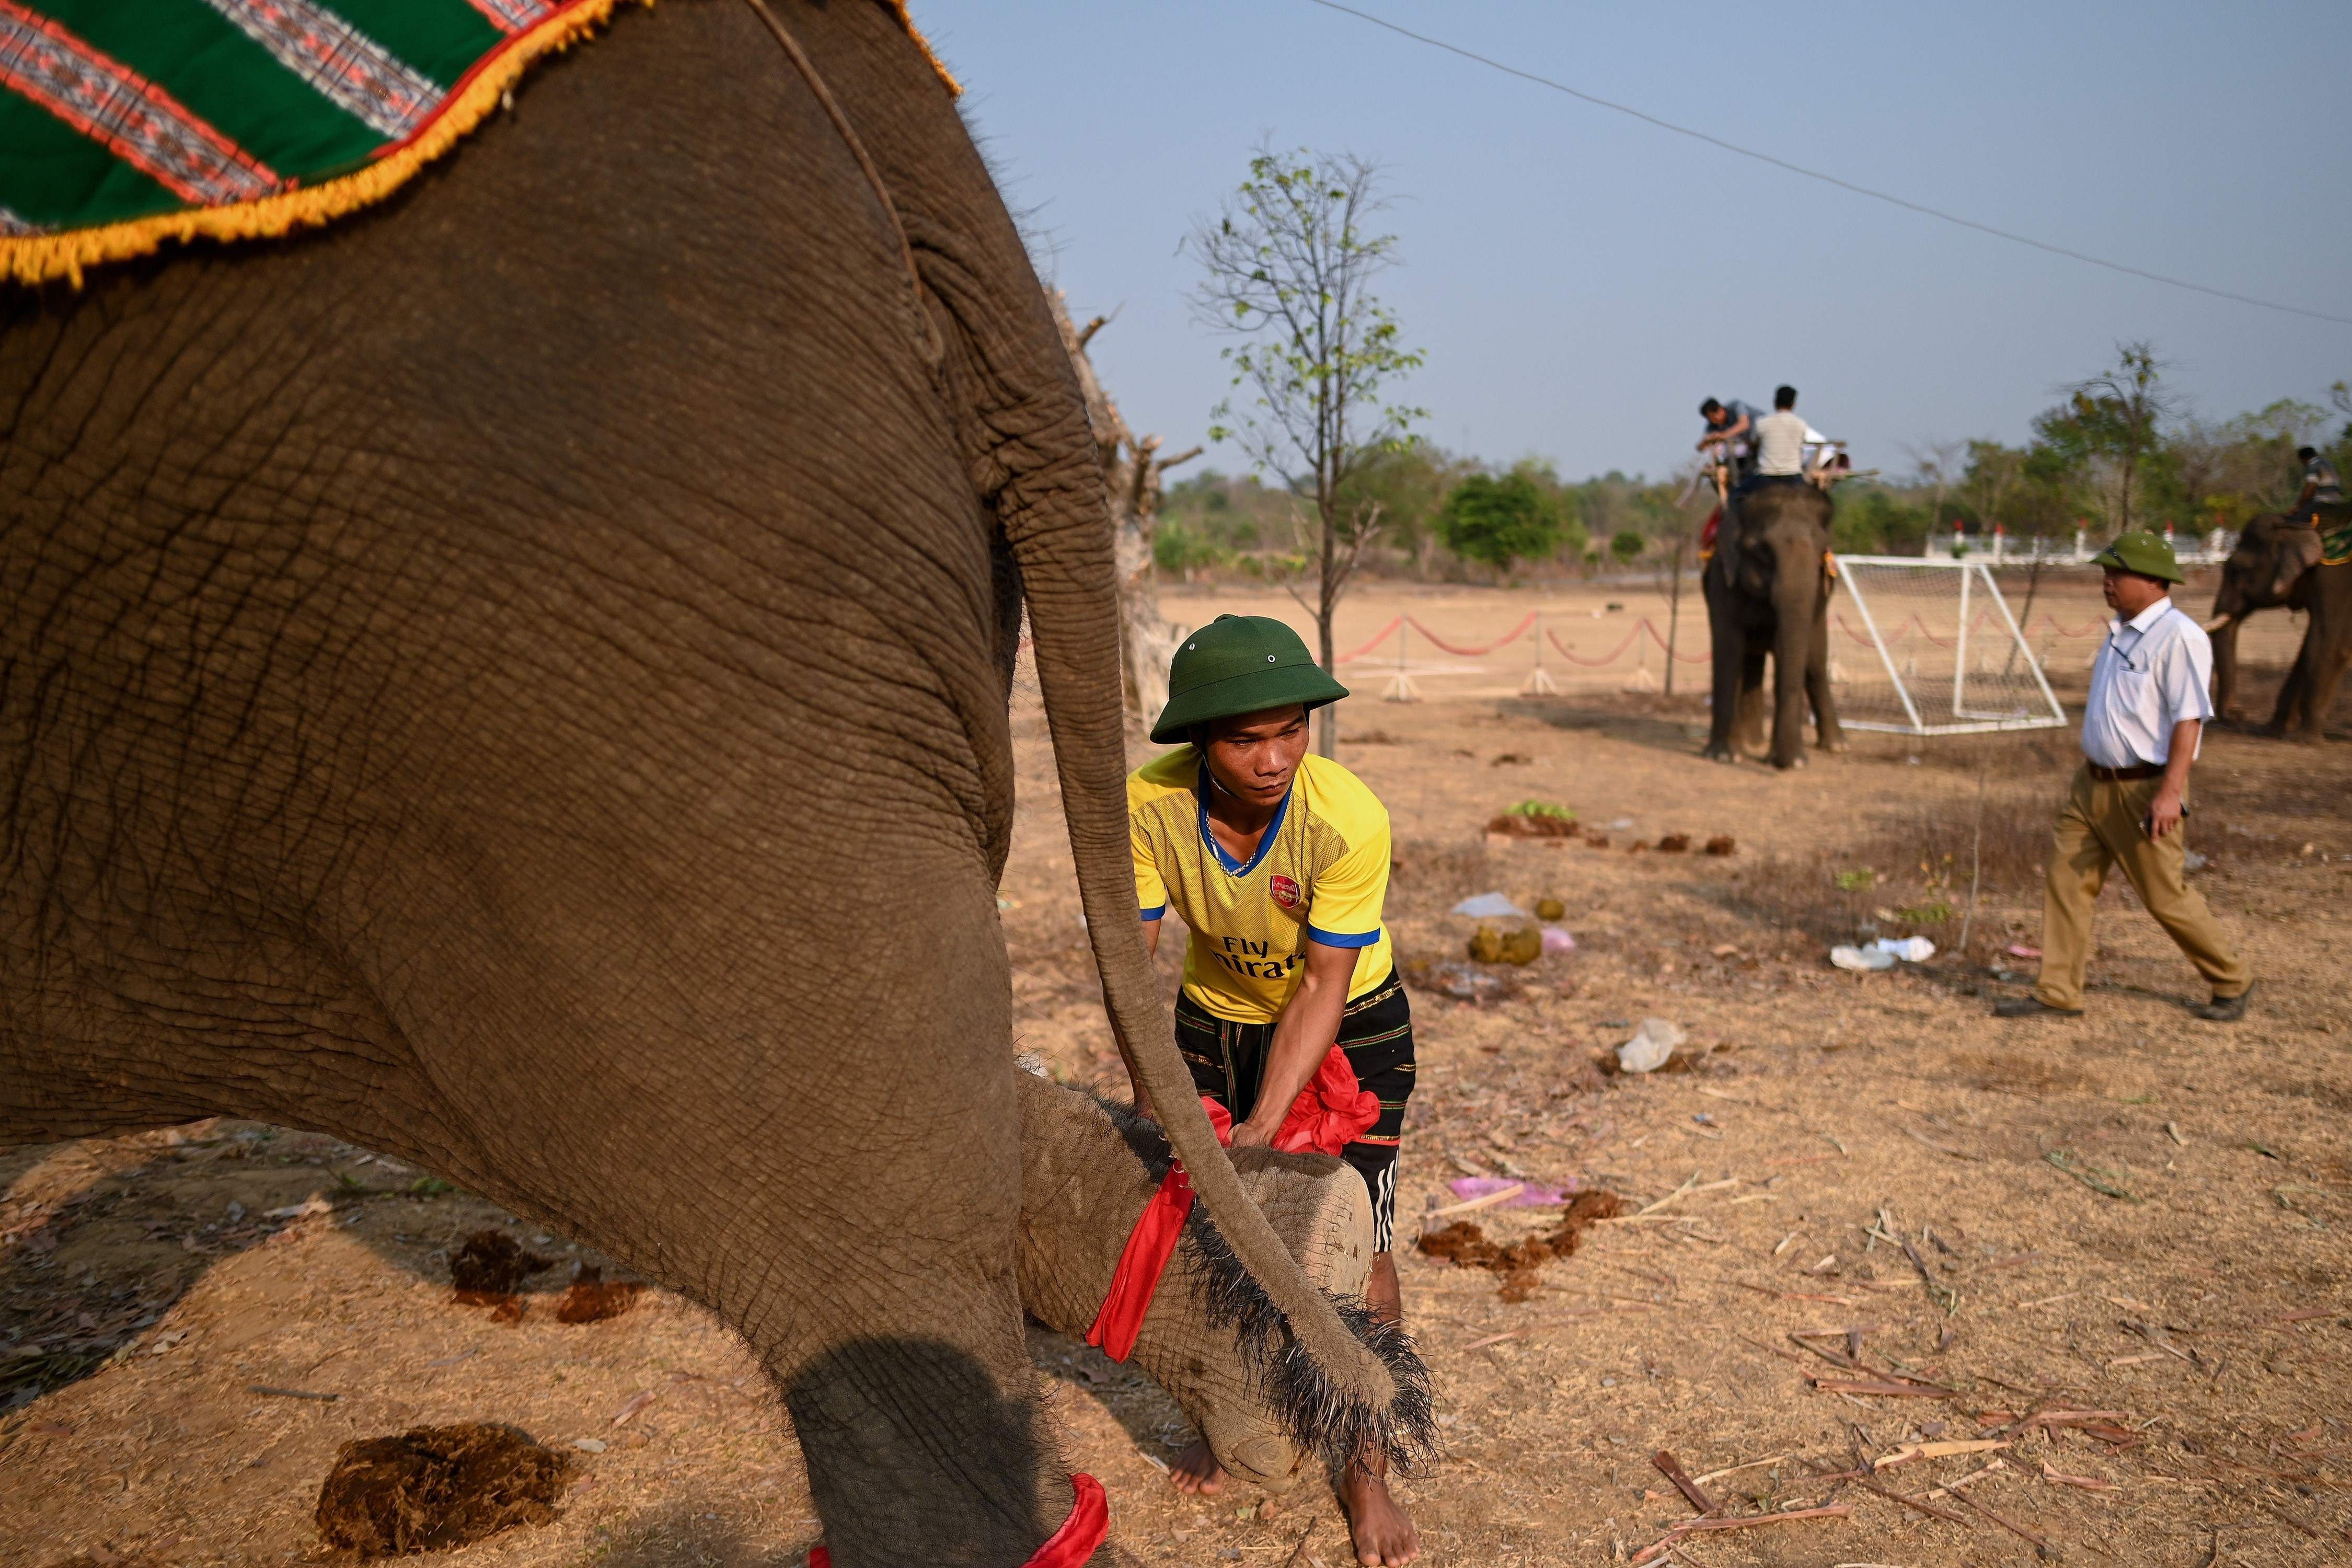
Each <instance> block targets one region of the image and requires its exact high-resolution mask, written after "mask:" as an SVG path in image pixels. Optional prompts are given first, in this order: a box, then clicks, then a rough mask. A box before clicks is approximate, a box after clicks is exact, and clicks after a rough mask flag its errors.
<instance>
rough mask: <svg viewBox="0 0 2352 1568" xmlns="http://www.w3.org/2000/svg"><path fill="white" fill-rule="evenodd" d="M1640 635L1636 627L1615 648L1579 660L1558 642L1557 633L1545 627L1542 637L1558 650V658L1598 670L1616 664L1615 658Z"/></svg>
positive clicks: (1640, 631)
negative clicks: (1547, 638) (1603, 666)
mask: <svg viewBox="0 0 2352 1568" xmlns="http://www.w3.org/2000/svg"><path fill="white" fill-rule="evenodd" d="M1641 635H1642V628H1641V627H1640V626H1635V627H1633V629H1632V630H1631V631H1629V632H1627V633H1626V634H1625V640H1624V641H1623V642H1621V643H1619V644H1618V645H1617V646H1616V647H1613V648H1611V649H1610V650H1609V651H1608V652H1607V653H1604V654H1602V655H1601V657H1600V658H1577V657H1576V654H1575V652H1574V651H1573V650H1572V649H1570V647H1569V646H1568V645H1567V644H1566V643H1564V642H1562V641H1560V640H1559V633H1558V632H1556V631H1554V630H1552V629H1551V628H1550V627H1549V626H1546V627H1545V628H1544V636H1546V637H1549V638H1550V639H1551V646H1552V647H1556V648H1558V649H1559V656H1560V658H1564V659H1566V660H1568V662H1569V663H1570V664H1580V665H1582V666H1584V667H1585V668H1587V669H1598V668H1601V666H1602V665H1604V664H1614V663H1616V662H1617V656H1618V655H1619V654H1622V653H1623V652H1624V651H1625V650H1626V649H1627V648H1629V647H1633V639H1634V638H1635V637H1640V636H1641Z"/></svg>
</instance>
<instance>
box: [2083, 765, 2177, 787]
mask: <svg viewBox="0 0 2352 1568" xmlns="http://www.w3.org/2000/svg"><path fill="white" fill-rule="evenodd" d="M2083 766H2084V767H2085V768H2087V769H2089V770H2090V773H2091V776H2092V777H2093V778H2095V779H2096V780H2098V781H2099V782H2100V783H2101V784H2130V783H2132V782H2133V781H2135V780H2137V779H2156V778H2162V777H2163V776H2164V764H2163V763H2133V764H2132V765H2131V766H2129V767H2127V768H2103V767H2101V766H2100V765H2099V764H2098V763H2084V764H2083Z"/></svg>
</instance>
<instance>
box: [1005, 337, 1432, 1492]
mask: <svg viewBox="0 0 2352 1568" xmlns="http://www.w3.org/2000/svg"><path fill="white" fill-rule="evenodd" d="M1041 309H1042V306H1041ZM1071 406H1072V407H1073V408H1074V409H1075V408H1076V397H1075V395H1074V396H1073V397H1072V399H1071ZM1078 434H1079V435H1080V436H1081V437H1083V435H1084V432H1083V431H1080V432H1079V433H1078ZM1076 456H1077V458H1079V459H1080V460H1079V461H1075V462H1073V463H1071V464H1070V465H1068V466H1067V467H1066V468H1063V469H1062V470H1061V472H1060V473H1059V474H1057V475H1054V476H1051V478H1052V479H1054V480H1055V481H1057V482H1051V483H1040V482H1038V481H1039V480H1041V479H1046V478H1047V477H1048V476H1044V475H1031V476H1027V477H1026V478H1027V481H1028V482H1027V483H1026V484H1024V486H1020V487H1015V490H1014V491H1013V492H1008V493H1007V494H1006V495H1005V496H1003V498H1001V500H1000V504H999V514H998V515H999V516H1000V517H1001V518H1002V519H1003V521H1004V525H1005V532H1006V536H1007V538H1008V539H1009V540H1010V541H1011V543H1012V546H1013V555H1014V557H1015V559H1016V560H1017V561H1018V562H1019V563H1020V566H1021V572H1022V577H1023V584H1024V592H1025V594H1026V595H1027V599H1028V604H1029V626H1030V632H1031V636H1032V637H1033V638H1034V643H1035V648H1036V660H1037V680H1038V686H1039V688H1040V689H1041V690H1042V692H1043V694H1044V697H1045V718H1046V723H1047V726H1048V728H1049V730H1050V731H1051V732H1052V735H1053V741H1054V763H1055V774H1056V776H1057V778H1058V779H1059V782H1060V784H1061V789H1062V810H1063V816H1064V817H1065V818H1066V821H1067V824H1068V828H1069V835H1070V851H1071V856H1072V858H1073V859H1074V860H1075V861H1076V867H1077V875H1078V890H1079V895H1080V898H1081V900H1082V901H1083V903H1084V905H1085V909H1086V916H1087V936H1088V938H1089V941H1090V942H1091V943H1092V946H1093V949H1094V955H1095V964H1096V967H1097V970H1098V971H1099V972H1100V973H1101V975H1102V983H1103V999H1104V1002H1105V1005H1106V1006H1107V1009H1108V1013H1109V1015H1110V1021H1111V1029H1112V1032H1113V1033H1114V1034H1115V1035H1116V1036H1117V1037H1118V1048H1119V1052H1120V1054H1121V1055H1122V1056H1124V1057H1125V1058H1126V1059H1127V1063H1128V1067H1129V1070H1130V1071H1131V1072H1132V1073H1133V1074H1134V1075H1135V1079H1136V1081H1137V1082H1138V1083H1139V1084H1140V1085H1141V1086H1142V1089H1143V1092H1144V1093H1145V1094H1146V1095H1148V1096H1149V1097H1150V1101H1151V1105H1152V1109H1153V1110H1154V1111H1155V1113H1156V1114H1157V1115H1158V1117H1159V1119H1160V1124H1161V1125H1162V1126H1163V1127H1164V1128H1165V1129H1166V1131H1167V1134H1168V1142H1169V1144H1170V1146H1171V1148H1172V1149H1173V1150H1174V1152H1175V1154H1176V1157H1177V1158H1178V1159H1180V1160H1181V1161H1182V1162H1183V1163H1184V1168H1185V1170H1186V1171H1187V1172H1188V1173H1190V1175H1191V1177H1192V1186H1193V1190H1194V1191H1195V1192H1196V1193H1197V1194H1199V1196H1200V1199H1201V1201H1202V1203H1203V1204H1204V1205H1206V1206H1207V1208H1208V1212H1209V1215H1210V1217H1211V1218H1212V1219H1213V1221H1215V1223H1216V1226H1217V1228H1218V1229H1219V1231H1220V1232H1221V1233H1222V1234H1223V1237H1224V1239H1225V1242H1226V1244H1227V1245H1228V1246H1229V1247H1231V1248H1232V1249H1233V1252H1234V1255H1235V1256H1236V1257H1237V1258H1240V1260H1241V1262H1242V1265H1243V1267H1244V1268H1246V1269H1247V1270H1248V1271H1249V1272H1250V1274H1251V1275H1252V1276H1254V1277H1255V1279H1257V1280H1258V1282H1259V1283H1260V1284H1261V1285H1262V1286H1264V1288H1265V1293H1266V1296H1267V1297H1268V1299H1269V1300H1271V1301H1272V1302H1273V1304H1274V1306H1275V1308H1276V1310H1278V1311H1279V1312H1280V1313H1281V1314H1282V1316H1283V1317H1284V1318H1285V1319H1286V1320H1287V1322H1288V1325H1289V1330H1290V1334H1291V1337H1292V1338H1293V1339H1294V1340H1295V1341H1296V1346H1297V1349H1296V1351H1295V1352H1293V1351H1291V1350H1290V1349H1289V1348H1288V1347H1286V1346H1283V1345H1281V1344H1278V1343H1269V1344H1267V1345H1266V1347H1265V1357H1264V1359H1265V1363H1266V1364H1265V1365H1264V1366H1262V1367H1261V1369H1260V1370H1261V1372H1262V1373H1264V1374H1265V1378H1266V1384H1267V1387H1268V1390H1269V1393H1270V1394H1274V1395H1275V1396H1276V1397H1277V1398H1278V1400H1279V1403H1280V1405H1281V1406H1282V1407H1284V1408H1286V1409H1289V1410H1292V1411H1295V1412H1297V1413H1299V1415H1298V1420H1297V1430H1295V1432H1294V1436H1297V1438H1298V1439H1299V1440H1300V1441H1301V1442H1303V1443H1305V1444H1307V1445H1308V1446H1310V1447H1318V1448H1320V1449H1321V1450H1322V1451H1323V1452H1324V1453H1325V1454H1326V1455H1327V1456H1328V1457H1330V1458H1333V1459H1334V1460H1337V1461H1344V1460H1345V1459H1347V1458H1350V1457H1352V1456H1353V1455H1355V1454H1356V1453H1357V1452H1359V1451H1360V1446H1361V1445H1363V1444H1365V1443H1367V1442H1370V1443H1373V1444H1377V1445H1379V1446H1380V1447H1382V1448H1384V1449H1388V1450H1391V1451H1393V1452H1395V1453H1397V1454H1398V1455H1399V1457H1400V1458H1402V1457H1404V1456H1405V1455H1407V1454H1410V1453H1411V1452H1412V1451H1415V1450H1417V1449H1418V1448H1420V1447H1423V1446H1425V1444H1426V1442H1427V1440H1428V1436H1429V1433H1428V1430H1427V1425H1426V1424H1427V1421H1428V1415H1427V1412H1426V1411H1425V1410H1423V1409H1418V1408H1415V1405H1416V1404H1417V1402H1415V1401H1412V1400H1411V1399H1404V1400H1401V1399H1400V1398H1399V1394H1400V1392H1401V1387H1402V1385H1401V1384H1400V1383H1399V1381H1398V1379H1397V1378H1396V1377H1395V1376H1394V1375H1393V1374H1392V1373H1391V1369H1390V1367H1389V1365H1388V1364H1387V1363H1385V1362H1384V1361H1382V1360H1381V1357H1380V1356H1379V1355H1377V1354H1376V1353H1374V1352H1373V1351H1371V1350H1370V1349H1369V1348H1368V1347H1367V1346H1366V1345H1365V1344H1364V1343H1363V1342H1361V1341H1360V1340H1359V1339H1357V1338H1356V1336H1355V1335H1354V1334H1353V1333H1351V1332H1350V1331H1349V1329H1348V1327H1347V1325H1346V1324H1345V1323H1343V1322H1342V1321H1341V1320H1340V1316H1339V1312H1338V1310H1336V1309H1335V1308H1334V1307H1333V1305H1332V1303H1331V1301H1330V1300H1329V1299H1328V1298H1327V1297H1325V1296H1324V1295H1323V1294H1322V1292H1320V1291H1318V1289H1315V1288H1314V1286H1313V1285H1312V1284H1311V1283H1310V1282H1309V1281H1308V1279H1307V1275H1306V1274H1305V1272H1304V1271H1303V1270H1302V1269H1301V1268H1299V1266H1298V1262H1297V1259H1296V1258H1293V1257H1292V1256H1291V1254H1290V1252H1289V1250H1288V1248H1286V1247H1284V1246H1283V1244H1282V1240H1281V1238H1280V1237H1278V1236H1276V1234H1275V1230H1274V1227H1273V1226H1271V1225H1269V1224H1268V1223H1267V1222H1266V1218H1265V1215H1263V1214H1261V1213H1260V1212H1258V1209H1257V1208H1256V1206H1255V1205H1253V1204H1252V1203H1251V1202H1250V1200H1249V1197H1248V1194H1246V1193H1244V1191H1243V1189H1242V1185H1241V1182H1240V1180H1239V1178H1238V1177H1237V1176H1236V1175H1235V1174H1234V1167H1233V1164H1232V1162H1231V1161H1230V1160H1228V1159H1227V1157H1226V1155H1225V1152H1224V1150H1223V1147H1222V1146H1221V1145H1220V1144H1219V1143H1218V1142H1217V1139H1216V1134H1215V1133H1214V1132H1213V1131H1212V1130H1211V1128H1210V1126H1209V1119H1208V1117H1207V1115H1206V1114H1205V1113H1204V1112H1203V1111H1202V1109H1201V1102H1200V1097H1199V1091H1198V1090H1197V1089H1194V1088H1193V1086H1192V1074H1191V1073H1190V1072H1189V1071H1188V1070H1187V1069H1186V1068H1185V1066H1184V1063H1183V1059H1182V1058H1181V1057H1180V1056H1179V1055H1178V1053H1177V1049H1176V1036H1175V1030H1174V1027H1173V1025H1172V1024H1171V1019H1170V1016H1169V1013H1168V1010H1167V1008H1166V1007H1165V1006H1164V1005H1162V1004H1161V1002H1160V995H1159V984H1158V977H1157V975H1156V974H1155V973H1154V972H1153V970H1152V967H1151V963H1150V957H1149V955H1148V954H1147V953H1146V952H1145V951H1144V946H1143V927H1142V922H1141V921H1139V919H1138V918H1137V910H1136V902H1135V871H1134V861H1133V858H1132V851H1131V850H1130V848H1129V837H1128V819H1127V787H1126V778H1127V742H1126V727H1125V716H1124V712H1123V709H1122V703H1121V687H1120V680H1119V642H1118V597H1117V593H1116V589H1115V583H1114V570H1113V563H1112V550H1111V532H1110V528H1109V526H1108V524H1109V517H1110V513H1109V509H1108V502H1107V498H1106V497H1105V496H1104V495H1103V493H1102V486H1101V479H1100V476H1099V474H1098V472H1097V470H1096V469H1095V468H1094V467H1093V466H1092V464H1091V462H1090V461H1086V460H1085V459H1087V458H1090V456H1091V454H1090V453H1088V452H1087V451H1086V450H1085V449H1084V448H1083V447H1082V446H1081V447H1076ZM1074 491H1075V492H1076V493H1073V492H1074Z"/></svg>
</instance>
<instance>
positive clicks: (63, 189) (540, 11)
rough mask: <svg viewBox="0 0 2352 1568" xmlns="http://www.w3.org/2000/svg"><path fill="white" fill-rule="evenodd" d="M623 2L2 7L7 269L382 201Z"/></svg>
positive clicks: (82, 263)
mask: <svg viewBox="0 0 2352 1568" xmlns="http://www.w3.org/2000/svg"><path fill="white" fill-rule="evenodd" d="M623 3H625V0H0V279H10V278H14V279H18V280H20V281H24V282H40V281H42V280H44V279H50V278H59V277H65V278H71V279H75V280H76V281H79V279H80V275H81V269H82V268H84V267H86V266H89V265H92V264H94V263H98V262H102V261H109V260H114V259H117V258H122V257H127V256H137V255H142V254H144V253H145V252H148V251H151V250H153V249H154V248H155V247H157V246H158V245H159V244H161V243H163V241H165V240H167V239H178V240H185V239H192V238H196V237H212V238H216V239H235V238H243V237H261V236H271V235H280V234H284V233H286V232H287V231H288V230H289V229H290V228H293V227H296V226H300V225H305V224H318V223H325V222H327V221H329V220H331V219H332V218H334V217H337V216H341V215H342V214H344V213H347V212H351V211H352V210H355V209H356V208H359V207H362V206H365V205H368V204H370V203H371V202H374V201H377V200H380V199H382V198H383V196H384V195H387V194H389V193H390V192H391V191H393V190H394V189H396V188H397V187H398V186H399V185H400V184H403V183H404V182H405V181H406V180H407V179H408V178H409V177H410V176H411V175H412V174H415V172H416V171H417V169H419V168H420V167H422V166H423V165H424V164H425V163H427V162H429V161H431V160H432V159H433V158H435V157H436V156H438V155H440V154H441V153H445V152H446V151H447V150H448V149H449V148H450V147H451V146H453V145H454V144H455V143H456V142H457V139H458V138H459V137H461V136H463V135H464V134H465V133H466V132H467V131H469V130H471V129H472V128H473V127H474V126H475V125H476V124H478V123H479V122H480V121H481V120H482V119H483V117H484V116H486V115H488V113H489V112H490V111H491V110H493V109H495V108H496V107H497V106H498V104H499V100H500V98H501V97H502V96H503V95H504V94H505V93H506V92H507V91H508V90H509V89H510V88H511V87H512V86H513V85H514V83H515V80H516V79H518V78H519V77H520V76H521V74H522V73H523V71H524V70H525V69H526V68H528V67H529V66H530V62H531V61H533V60H535V59H537V58H540V57H541V56H543V55H546V54H548V53H549V52H550V51H551V50H556V49H561V48H563V47H566V46H567V45H569V44H571V43H572V42H573V41H574V40H576V39H578V38H580V37H583V35H585V34H586V33H587V32H588V31H589V30H590V29H592V28H593V27H594V26H596V25H597V24H598V23H600V22H602V21H603V20H604V18H606V17H607V16H610V15H611V14H612V13H613V11H614V8H615V7H616V6H617V5H621V4H623ZM646 3H648V4H649V3H650V0H646ZM882 3H883V4H885V5H888V6H889V7H890V8H891V9H892V10H893V11H895V12H897V13H898V16H899V19H900V20H901V22H902V23H903V22H904V21H905V20H906V16H905V9H904V4H903V0H882ZM908 31H909V32H910V33H911V32H912V31H913V28H912V27H911V26H909V27H908ZM917 42H918V43H919V42H920V39H919V37H918V39H917ZM934 64H936V62H934ZM940 74H941V76H942V77H943V78H944V77H945V74H946V73H945V72H944V71H941V73H940ZM949 85H950V88H952V87H953V85H954V84H953V82H952V81H950V83H949Z"/></svg>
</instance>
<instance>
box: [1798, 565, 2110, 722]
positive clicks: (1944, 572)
mask: <svg viewBox="0 0 2352 1568" xmlns="http://www.w3.org/2000/svg"><path fill="white" fill-rule="evenodd" d="M1835 560H1836V562H1837V571H1838V584H1839V587H1840V589H1841V590H1842V591H1841V592H1840V593H1838V594H1837V595H1835V596H1834V597H1832V599H1831V600H1830V668H1831V678H1832V680H1833V681H1834V682H1835V683H1836V688H1837V705H1838V720H1839V721H1840V722H1841V723H1843V725H1844V726H1845V727H1846V728H1847V729H1849V730H1885V731H1892V732H1894V733H1895V734H1902V735H1972V734H1981V733H1984V732H1985V731H1994V730H2048V729H2056V728H2060V727H2062V726H2063V725H2064V724H2065V722H2066V710H2064V709H2063V708H2061V707H2060V706H2059V705H2058V699H2057V698H2056V697H2055V696H2054V695H2053V694H2052V692H2051V690H2050V682H2049V681H2048V680H2047V679H2043V677H2042V666H2041V663H2040V662H2039V661H2038V660H2036V659H2035V658H2034V657H2033V650H2032V648H2031V647H2027V646H2026V642H2025V636H2024V633H2023V632H2021V630H2020V629H2019V627H2018V625H2017V617H2016V616H2012V615H2011V614H2010V610H2009V602H2008V601H2007V600H2006V599H2004V598H2002V597H2001V594H2000V587H1999V586H1998V585H1997V584H1995V583H1994V582H1993V580H1992V573H1991V572H1990V570H1988V569H1987V567H1986V565H1985V563H1983V562H1982V561H1978V560H1960V561H1956V560H1953V559H1951V558H1949V557H1947V556H1934V555H1926V556H1919V555H1840V556H1837V557H1835Z"/></svg>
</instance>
